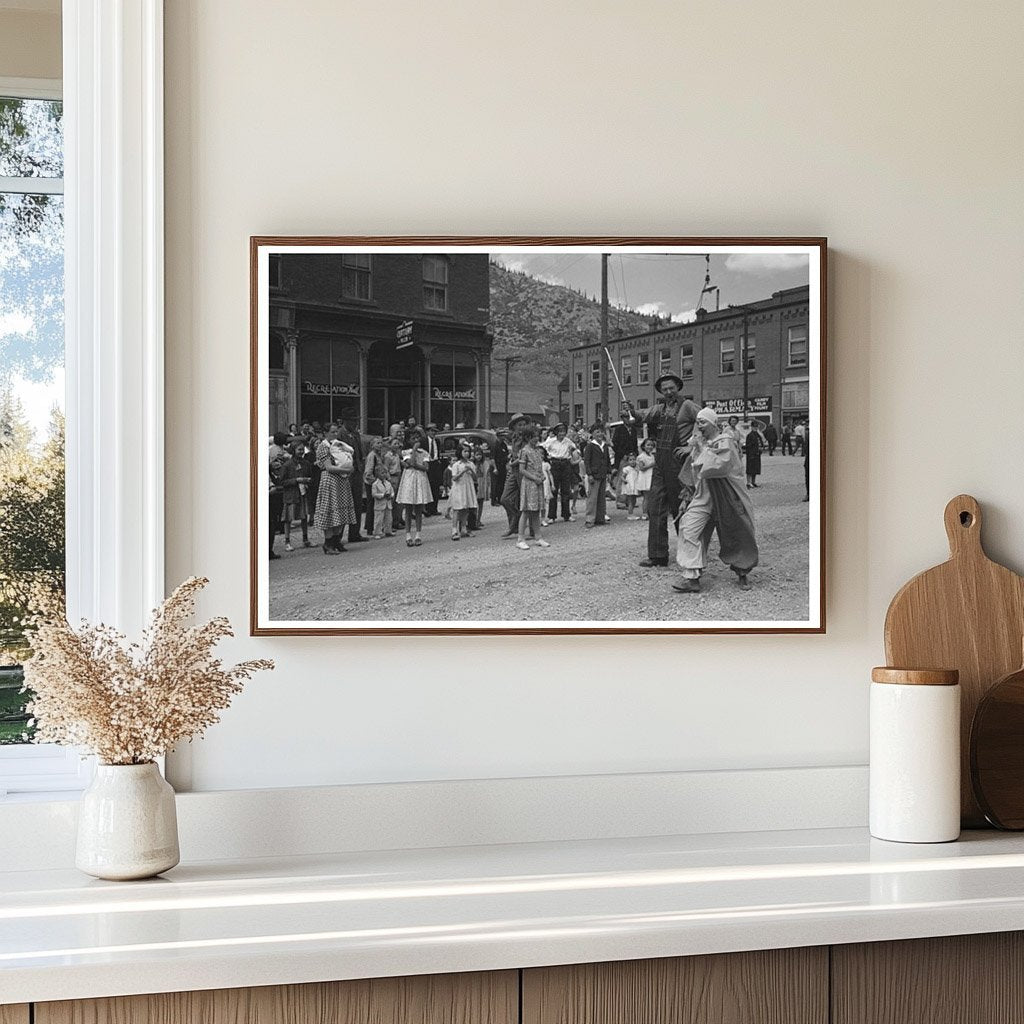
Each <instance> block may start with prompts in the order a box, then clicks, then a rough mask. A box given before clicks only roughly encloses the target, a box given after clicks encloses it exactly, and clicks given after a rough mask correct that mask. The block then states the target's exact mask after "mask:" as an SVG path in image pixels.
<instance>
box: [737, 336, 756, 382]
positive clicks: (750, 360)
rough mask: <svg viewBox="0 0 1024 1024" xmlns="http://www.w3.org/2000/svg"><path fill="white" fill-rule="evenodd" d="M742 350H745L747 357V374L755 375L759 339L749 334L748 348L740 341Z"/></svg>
mask: <svg viewBox="0 0 1024 1024" xmlns="http://www.w3.org/2000/svg"><path fill="white" fill-rule="evenodd" d="M740 348H745V352H746V357H747V372H748V373H753V372H754V371H755V370H756V369H757V338H755V337H754V335H753V334H750V333H749V332H748V333H747V343H746V346H744V344H743V339H742V338H741V339H740Z"/></svg>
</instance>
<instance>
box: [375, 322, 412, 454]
mask: <svg viewBox="0 0 1024 1024" xmlns="http://www.w3.org/2000/svg"><path fill="white" fill-rule="evenodd" d="M366 382H367V393H366V432H367V433H368V434H379V435H381V436H383V435H386V434H387V432H388V428H389V427H390V426H391V424H392V423H401V422H404V421H405V420H407V419H408V418H409V417H410V416H415V417H416V420H417V422H422V421H423V400H422V395H423V384H424V379H423V355H422V353H421V352H420V350H419V349H418V348H417V347H416V346H415V345H410V346H409V347H408V348H403V349H398V348H396V347H395V342H393V341H378V342H376V343H375V344H374V345H373V347H372V348H371V349H370V353H369V356H368V359H367V367H366Z"/></svg>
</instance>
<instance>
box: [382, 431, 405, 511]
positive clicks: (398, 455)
mask: <svg viewBox="0 0 1024 1024" xmlns="http://www.w3.org/2000/svg"><path fill="white" fill-rule="evenodd" d="M382 461H383V462H384V465H385V466H387V467H388V476H389V477H390V478H391V487H392V488H393V490H394V492H395V498H396V499H397V497H398V487H399V484H400V483H401V480H402V442H401V440H400V439H399V438H397V437H394V438H392V439H391V440H390V441H388V443H387V447H385V449H384V456H383V460H382ZM391 526H392V529H395V530H401V529H402V528H403V527H404V526H405V523H404V522H403V521H402V506H401V505H399V504H397V503H396V504H395V505H394V507H393V508H392V510H391Z"/></svg>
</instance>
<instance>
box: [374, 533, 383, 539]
mask: <svg viewBox="0 0 1024 1024" xmlns="http://www.w3.org/2000/svg"><path fill="white" fill-rule="evenodd" d="M373 539H374V540H383V539H384V534H383V533H375V534H374V535H373Z"/></svg>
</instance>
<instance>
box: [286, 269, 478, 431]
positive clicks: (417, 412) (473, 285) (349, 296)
mask: <svg viewBox="0 0 1024 1024" xmlns="http://www.w3.org/2000/svg"><path fill="white" fill-rule="evenodd" d="M269 276H270V310H269V316H270V319H269V324H270V358H269V364H270V365H269V373H270V429H271V430H272V431H273V430H287V429H288V428H289V425H290V424H296V425H298V424H301V423H302V422H310V423H312V422H314V421H319V422H320V423H327V422H328V421H330V420H336V419H338V418H340V417H345V416H350V417H351V418H352V419H353V420H354V421H355V422H356V423H358V425H359V430H360V431H361V432H362V433H365V434H386V433H387V431H388V427H389V426H390V424H392V423H396V422H398V421H400V420H404V419H406V418H407V417H409V416H415V417H416V419H417V420H418V421H419V422H421V423H426V422H428V421H433V422H434V423H436V424H437V425H438V426H439V427H442V426H443V425H444V424H446V423H447V424H450V425H451V426H453V427H454V426H455V425H456V424H458V423H464V424H466V425H467V426H474V425H476V424H478V423H479V424H484V425H486V424H487V423H488V421H489V418H490V408H491V402H490V383H489V382H490V360H491V349H492V346H493V339H492V337H491V335H490V334H489V332H488V328H487V323H488V320H489V318H490V279H489V271H488V256H487V254H486V253H459V254H442V253H411V252H394V253H391V252H389V253H372V254H371V253H351V254H350V253H344V254H342V253H282V254H279V255H272V256H271V257H270V264H269Z"/></svg>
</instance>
